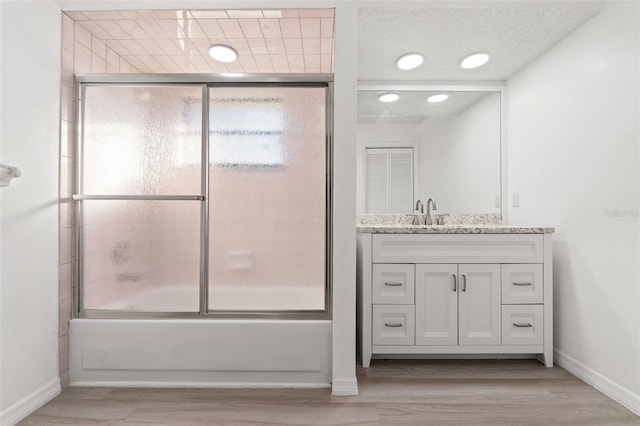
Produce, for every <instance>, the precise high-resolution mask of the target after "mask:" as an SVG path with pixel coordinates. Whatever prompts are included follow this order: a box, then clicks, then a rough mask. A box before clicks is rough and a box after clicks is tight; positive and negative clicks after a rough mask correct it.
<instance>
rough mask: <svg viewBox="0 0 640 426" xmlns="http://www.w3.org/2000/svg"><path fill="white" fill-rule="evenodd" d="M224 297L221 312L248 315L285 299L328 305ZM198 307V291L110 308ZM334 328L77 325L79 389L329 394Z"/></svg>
mask: <svg viewBox="0 0 640 426" xmlns="http://www.w3.org/2000/svg"><path fill="white" fill-rule="evenodd" d="M218 290H219V289H217V290H216V293H215V300H216V303H217V304H216V305H215V307H219V306H230V305H225V304H228V303H231V301H233V300H238V299H239V298H241V300H244V304H243V306H244V308H250V307H251V306H253V305H255V304H256V303H257V302H260V306H261V307H265V306H267V307H272V308H273V309H278V308H279V307H280V306H281V305H280V304H281V300H282V297H283V294H284V295H285V296H284V297H289V298H290V299H289V300H290V301H295V302H296V303H298V304H299V305H298V306H309V307H315V306H313V305H312V302H313V301H315V303H316V304H317V303H318V300H323V297H320V298H319V297H318V296H319V295H318V294H317V291H316V292H313V291H300V290H297V291H295V292H293V291H292V292H289V293H283V292H280V293H278V294H277V295H274V292H273V291H256V289H244V290H243V289H224V291H218ZM249 290H250V291H249ZM320 296H323V294H321V295H320ZM194 297H195V299H194ZM242 298H244V299H242ZM193 300H197V292H196V290H194V289H185V288H179V287H177V288H164V289H158V290H153V292H149V291H146V292H141V293H137V294H134V295H132V296H129V297H128V298H126V299H124V300H121V301H118V302H116V303H113V304H111V305H106V306H105V308H108V309H123V307H124V308H125V309H127V308H128V309H131V310H134V309H135V310H138V311H154V310H157V309H158V307H159V306H163V305H166V302H168V301H171V305H172V306H174V307H175V306H178V307H182V308H184V310H185V311H189V310H191V311H193V310H194V309H193ZM305 304H306V305H305ZM234 308H235V309H238V308H237V306H234ZM316 308H317V307H316ZM196 309H197V305H196ZM331 327H332V323H331V321H330V320H271V319H216V318H193V319H73V320H71V323H70V328H69V341H70V360H69V362H70V380H71V385H72V386H129V387H313V388H316V387H329V386H330V383H331V335H332V331H331Z"/></svg>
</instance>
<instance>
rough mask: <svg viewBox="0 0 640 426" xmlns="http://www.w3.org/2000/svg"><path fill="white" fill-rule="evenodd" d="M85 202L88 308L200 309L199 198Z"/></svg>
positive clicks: (86, 291)
mask: <svg viewBox="0 0 640 426" xmlns="http://www.w3.org/2000/svg"><path fill="white" fill-rule="evenodd" d="M82 203H83V211H84V218H83V221H84V228H83V233H84V239H83V247H82V248H83V250H82V253H81V254H82V259H83V275H84V300H83V302H84V308H85V309H115V310H126V311H137V312H140V311H142V312H144V311H155V312H197V311H198V310H199V303H198V297H199V277H200V272H199V271H200V267H199V251H200V235H199V232H200V203H199V202H197V201H194V202H191V201H83V202H82Z"/></svg>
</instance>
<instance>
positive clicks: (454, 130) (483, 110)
mask: <svg viewBox="0 0 640 426" xmlns="http://www.w3.org/2000/svg"><path fill="white" fill-rule="evenodd" d="M500 103H501V91H500V90H490V91H487V90H472V89H463V90H380V89H377V88H376V89H375V90H364V89H361V90H359V91H358V134H357V142H358V162H357V174H358V178H357V183H358V187H357V191H358V200H357V211H358V213H411V212H413V211H414V208H415V203H416V201H417V200H418V199H419V200H422V202H423V203H424V202H426V200H428V199H429V198H433V199H434V200H435V201H436V203H437V206H438V213H450V214H501V205H502V202H503V199H502V195H501V194H502V191H501V188H502V184H501V164H502V158H503V154H502V149H501V140H502V129H501V121H502V120H501V104H500Z"/></svg>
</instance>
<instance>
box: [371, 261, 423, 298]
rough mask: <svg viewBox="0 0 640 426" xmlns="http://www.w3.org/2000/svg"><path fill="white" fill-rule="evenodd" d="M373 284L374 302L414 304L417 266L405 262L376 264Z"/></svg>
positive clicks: (372, 296) (372, 295)
mask: <svg viewBox="0 0 640 426" xmlns="http://www.w3.org/2000/svg"><path fill="white" fill-rule="evenodd" d="M371 285H372V287H371V300H372V301H373V303H387V304H400V305H413V295H414V288H415V267H414V265H404V264H374V265H373V277H372V282H371Z"/></svg>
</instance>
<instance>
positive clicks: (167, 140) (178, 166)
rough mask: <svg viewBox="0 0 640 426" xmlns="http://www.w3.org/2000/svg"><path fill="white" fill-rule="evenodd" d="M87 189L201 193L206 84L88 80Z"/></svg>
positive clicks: (86, 119) (115, 192)
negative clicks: (93, 83)
mask: <svg viewBox="0 0 640 426" xmlns="http://www.w3.org/2000/svg"><path fill="white" fill-rule="evenodd" d="M84 102H85V103H84V133H83V135H84V141H83V145H84V150H83V181H84V182H83V185H84V187H83V192H84V193H85V194H134V195H142V194H144V195H158V194H162V195H166V194H176V195H187V194H200V179H201V177H200V169H201V167H200V164H201V163H200V158H201V150H202V148H201V147H202V86H193V85H192V86H189V85H186V86H148V85H145V86H111V85H106V86H90V85H89V86H86V91H85V100H84Z"/></svg>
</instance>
